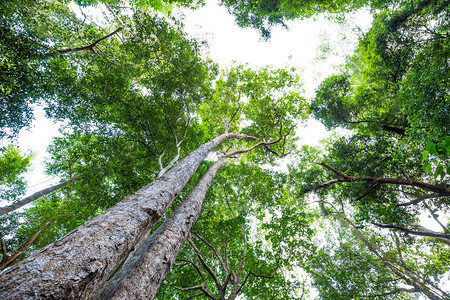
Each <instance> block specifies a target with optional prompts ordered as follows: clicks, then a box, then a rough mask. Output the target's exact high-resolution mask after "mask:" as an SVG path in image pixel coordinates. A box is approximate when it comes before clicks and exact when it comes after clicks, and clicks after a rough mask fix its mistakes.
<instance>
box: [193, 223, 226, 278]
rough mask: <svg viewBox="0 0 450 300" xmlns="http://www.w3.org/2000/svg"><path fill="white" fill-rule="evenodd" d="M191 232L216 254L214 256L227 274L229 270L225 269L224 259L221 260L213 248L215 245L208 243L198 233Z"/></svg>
mask: <svg viewBox="0 0 450 300" xmlns="http://www.w3.org/2000/svg"><path fill="white" fill-rule="evenodd" d="M191 232H192V233H193V234H194V235H195V236H196V237H197V238H198V239H200V240H201V241H202V242H203V243H205V245H207V246H208V247H209V248H210V249H211V250H212V252H213V253H214V255H215V256H216V258H217V260H218V261H219V262H220V264H221V266H222V268H223V269H224V271H225V272H226V271H227V269H226V267H225V264H224V263H223V261H222V259H221V258H220V256H219V254H218V253H217V251H216V249H215V248H214V247H213V245H211V244H210V243H208V242H207V241H206V240H205V239H204V238H203V237H201V236H200V235H199V234H198V233H196V232H194V231H192V230H191Z"/></svg>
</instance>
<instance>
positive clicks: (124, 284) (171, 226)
mask: <svg viewBox="0 0 450 300" xmlns="http://www.w3.org/2000/svg"><path fill="white" fill-rule="evenodd" d="M223 165H224V161H223V160H222V159H221V160H219V161H218V162H216V163H215V164H214V165H212V166H211V167H210V168H209V170H208V171H207V172H206V173H205V175H203V177H202V178H201V179H200V180H199V181H198V182H197V184H196V186H195V187H194V189H193V190H192V191H191V193H190V194H189V196H188V197H187V198H186V200H184V201H183V202H182V203H181V204H180V205H179V206H178V207H177V208H176V210H175V211H174V212H173V213H172V215H171V216H170V217H169V219H167V220H166V221H165V222H164V224H163V225H161V226H160V227H159V228H158V229H157V230H156V231H155V232H154V233H153V234H152V235H151V236H150V238H149V239H148V241H147V242H146V243H145V244H144V245H143V246H142V247H141V248H140V249H139V250H138V251H136V253H134V255H133V257H132V258H130V259H128V261H127V263H126V264H125V265H124V266H123V267H122V269H121V270H120V271H119V272H117V273H116V274H115V275H114V277H113V278H112V279H111V281H109V283H108V284H107V285H106V287H105V289H104V290H103V292H102V293H101V295H99V296H98V297H97V299H153V298H154V297H155V295H156V293H157V292H158V289H159V286H160V285H161V283H162V281H163V280H164V278H165V277H166V275H167V273H168V272H169V270H170V268H171V267H172V265H173V263H174V262H175V258H176V257H177V255H178V253H179V252H180V249H181V246H183V244H184V243H185V242H186V239H187V236H188V234H189V232H190V231H191V229H192V226H193V225H194V223H195V222H196V221H197V218H198V216H199V215H200V211H201V207H202V203H203V200H204V199H205V195H206V191H207V190H208V188H209V186H210V185H211V183H212V182H213V180H214V177H215V175H216V172H217V170H218V169H220V168H221V167H222V166H223Z"/></svg>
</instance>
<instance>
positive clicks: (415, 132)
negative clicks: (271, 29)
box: [0, 1, 450, 299]
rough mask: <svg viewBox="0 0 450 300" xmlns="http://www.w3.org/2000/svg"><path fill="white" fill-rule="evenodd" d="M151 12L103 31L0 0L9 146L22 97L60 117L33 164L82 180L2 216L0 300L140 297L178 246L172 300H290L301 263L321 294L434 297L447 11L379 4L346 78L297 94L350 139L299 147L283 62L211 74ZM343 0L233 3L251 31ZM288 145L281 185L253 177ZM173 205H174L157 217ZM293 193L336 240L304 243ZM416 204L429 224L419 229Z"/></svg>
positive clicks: (440, 250) (129, 14)
mask: <svg viewBox="0 0 450 300" xmlns="http://www.w3.org/2000/svg"><path fill="white" fill-rule="evenodd" d="M144 2H145V3H144ZM93 3H94V1H89V3H88V2H86V3H85V4H93ZM161 3H163V2H156V1H155V2H149V1H143V2H142V3H141V4H144V5H141V6H140V7H133V8H131V9H128V8H124V7H119V6H114V5H109V4H108V5H107V6H101V7H102V12H103V13H104V15H105V20H107V22H106V23H107V25H104V24H96V22H95V21H94V20H93V19H92V18H90V17H89V16H88V15H86V14H85V13H84V11H83V8H82V7H75V6H73V7H75V9H80V10H81V15H80V17H77V16H76V14H75V13H74V12H73V11H71V9H70V8H68V6H67V3H65V2H62V3H61V2H53V1H44V2H38V3H37V4H35V3H34V2H28V1H24V2H23V3H22V4H20V3H17V4H16V3H6V4H1V5H2V8H5V9H4V10H2V13H3V11H4V12H5V13H4V15H2V17H1V22H2V23H1V24H2V28H4V31H3V32H2V33H3V35H1V36H0V37H1V40H0V41H1V46H2V49H5V51H4V54H3V52H2V56H1V59H2V62H5V64H4V65H5V67H4V68H2V70H6V71H5V73H4V74H6V75H8V76H9V75H11V76H10V77H6V76H4V77H5V78H12V79H13V80H12V81H11V82H9V81H8V80H6V79H4V78H3V77H2V80H3V81H2V82H1V86H0V87H1V89H2V92H4V93H3V94H2V95H1V97H2V98H1V99H2V101H3V100H4V103H6V104H8V103H9V104H13V105H12V106H11V105H9V104H8V105H9V106H8V105H6V106H3V108H2V109H3V111H2V113H3V112H4V113H3V115H5V116H7V117H5V118H2V120H5V121H4V123H2V124H0V125H1V126H2V127H1V130H2V133H1V134H2V137H7V138H9V139H12V138H14V135H15V134H16V133H17V132H18V130H20V128H22V127H24V126H26V125H27V124H28V123H29V117H30V115H31V111H32V107H33V105H34V104H36V103H38V102H39V103H41V104H42V105H45V107H46V109H47V112H48V116H49V117H51V118H54V119H56V120H62V121H65V124H66V126H65V128H64V135H63V137H61V138H58V139H55V140H54V143H53V144H52V146H51V148H50V153H51V155H52V158H51V160H50V162H49V164H48V172H49V173H51V174H55V175H58V176H60V177H61V181H62V182H64V181H66V180H69V181H70V180H71V179H72V178H77V179H76V181H74V182H72V183H71V184H70V185H68V186H65V187H62V188H61V189H59V190H57V191H55V192H54V193H53V194H48V195H46V196H45V197H42V198H40V199H37V200H35V201H33V205H32V207H31V208H29V209H28V210H26V211H24V212H21V211H14V212H11V213H10V214H8V215H7V216H4V217H3V218H2V225H3V228H2V230H3V231H5V230H6V231H8V233H9V234H7V235H6V234H4V238H3V240H2V254H1V255H2V259H3V261H2V263H1V266H3V267H6V266H8V265H12V264H13V265H12V266H11V267H9V268H8V269H6V270H4V271H3V272H2V274H1V277H2V280H3V283H4V284H3V285H2V287H0V290H1V291H2V292H1V293H2V295H7V296H8V295H11V297H25V296H27V295H32V296H35V297H54V298H65V299H66V298H77V299H78V298H92V297H98V298H101V297H103V298H111V297H117V298H121V297H124V295H131V294H133V295H135V293H136V292H139V294H141V295H145V296H150V297H153V296H154V295H155V293H156V292H157V290H158V287H159V284H160V283H161V281H162V280H163V279H164V277H165V275H166V274H167V272H169V269H170V267H171V265H172V264H173V262H174V261H176V260H175V258H176V257H177V255H178V251H180V249H182V250H181V251H182V252H181V256H179V260H178V263H177V264H180V263H181V264H182V263H187V264H188V265H186V266H184V268H183V269H174V270H173V271H172V272H171V273H170V275H169V276H170V281H166V285H165V286H164V287H163V289H162V290H161V293H162V294H161V297H165V296H167V295H168V293H169V294H170V291H172V293H174V292H173V288H172V286H176V287H177V288H178V291H177V292H176V297H179V296H186V297H191V298H192V297H197V296H198V297H209V298H212V299H216V298H217V299H226V298H230V299H235V298H237V297H238V295H241V296H242V297H246V298H249V299H252V298H253V299H261V298H264V297H265V296H266V295H264V294H265V293H266V292H267V293H266V294H267V297H270V298H273V297H274V296H273V295H271V294H270V292H272V293H276V294H277V296H278V297H280V298H295V297H298V298H299V297H303V296H304V295H305V289H306V288H305V287H306V286H307V285H308V281H307V280H302V279H304V278H303V277H302V276H301V275H299V272H301V271H299V270H300V268H302V269H303V270H305V271H307V272H309V274H311V278H312V280H313V281H314V284H316V285H317V287H318V290H319V293H320V295H319V297H322V298H333V299H334V298H347V299H348V298H349V297H355V298H357V297H369V296H370V297H372V296H373V297H377V296H378V297H389V295H396V296H399V297H401V296H404V297H407V296H409V295H410V294H411V293H421V294H422V295H425V296H427V297H429V298H436V299H443V298H445V297H447V295H446V293H447V291H445V289H444V288H441V287H440V286H439V284H440V283H439V281H440V279H441V278H442V276H443V274H445V272H447V271H448V264H447V263H446V262H447V261H448V249H447V248H445V247H447V245H446V244H445V243H446V242H448V228H447V226H446V224H443V223H442V222H441V220H442V217H441V216H440V215H438V214H439V213H440V211H443V212H444V213H445V212H447V211H448V198H449V197H448V183H447V179H448V178H447V175H448V174H446V170H445V166H447V165H448V163H447V160H448V155H449V153H450V152H449V151H450V150H449V149H450V147H449V143H448V141H447V140H448V135H449V134H448V126H447V124H446V119H447V116H446V115H445V114H444V113H443V112H445V111H446V109H447V105H446V104H447V102H448V101H446V99H447V97H448V95H447V94H448V93H447V90H448V87H447V85H448V84H447V83H446V82H445V78H446V75H447V71H448V68H446V65H445V64H446V60H445V59H442V58H443V57H444V58H445V57H447V56H448V55H447V54H448V53H447V52H448V51H447V48H448V47H447V44H446V41H447V39H448V33H447V29H446V28H448V26H447V25H448V24H447V23H448V21H447V20H448V18H447V10H446V7H447V6H448V3H447V2H446V1H437V2H436V1H433V2H431V1H413V2H410V1H408V2H402V1H399V2H396V3H389V5H390V6H389V9H390V10H389V11H387V10H380V11H377V16H376V18H375V21H374V25H373V27H372V29H371V31H370V32H369V33H368V34H367V35H366V36H365V37H364V38H363V39H362V41H361V44H360V46H359V47H358V49H357V50H356V52H355V55H354V57H352V63H351V64H348V66H347V68H346V72H344V73H342V74H338V75H336V76H333V77H331V78H329V79H327V80H326V81H324V83H323V84H322V85H321V86H320V87H319V88H318V90H317V94H316V97H315V99H313V100H312V101H311V102H312V105H311V108H312V110H313V113H314V114H315V116H316V117H317V118H320V119H321V121H322V122H323V123H324V124H326V125H327V126H328V127H329V128H330V129H331V128H337V127H345V128H347V129H350V130H351V131H349V133H348V135H347V136H345V137H337V136H334V137H333V138H331V139H330V140H328V141H327V142H326V143H324V149H319V148H317V149H313V148H311V147H304V148H302V149H301V151H296V150H297V149H296V145H295V141H296V137H295V136H294V132H295V131H294V129H295V125H296V124H297V122H299V121H301V120H302V119H304V118H305V117H306V112H307V110H308V107H307V105H306V101H305V100H304V99H303V98H302V97H301V96H300V94H299V83H298V82H299V78H298V77H297V76H295V75H294V74H293V70H288V69H286V70H274V69H272V68H269V67H267V68H262V69H260V70H252V69H250V68H248V67H246V66H234V67H232V68H230V69H228V70H220V71H219V70H218V66H216V65H214V64H213V63H211V62H209V61H205V60H203V59H202V58H201V57H200V55H199V51H198V45H197V43H196V42H195V41H193V40H191V39H189V38H187V37H186V35H185V34H184V33H183V31H182V26H181V25H180V24H179V23H178V22H177V21H174V20H170V19H165V20H162V19H161V18H159V17H155V16H154V15H153V14H151V13H149V12H148V11H147V10H146V8H145V7H146V6H145V4H150V5H151V6H152V5H153V6H154V7H157V6H158V5H162V4H161ZM183 3H184V2H183ZM186 3H187V2H186ZM189 3H190V2H189ZM352 3H353V4H352V5H347V4H349V3H347V2H346V1H344V2H332V3H330V4H329V5H331V6H325V5H326V4H325V3H321V2H316V3H308V2H302V3H291V2H289V3H287V2H286V3H284V2H282V3H281V2H277V3H269V2H267V3H256V2H255V3H252V2H248V3H247V4H246V6H241V5H240V4H239V3H237V2H233V3H232V5H234V4H236V5H238V6H239V7H238V8H237V11H238V12H239V11H245V12H246V14H243V16H244V17H243V20H244V21H245V20H250V21H252V22H253V21H254V23H251V24H253V25H255V24H256V25H255V26H263V27H264V25H265V22H266V20H269V21H270V20H274V22H284V21H283V20H284V19H285V18H291V17H292V18H297V17H299V16H310V15H313V14H316V13H319V12H323V11H333V10H336V11H337V12H344V11H349V10H353V9H354V8H356V7H360V6H362V5H363V4H365V2H352ZM386 3H387V2H385V1H377V2H376V3H375V2H372V3H371V5H372V7H373V8H375V7H376V8H382V7H383V5H384V4H386ZM230 5H231V4H230ZM230 7H232V6H230ZM32 9H33V10H32ZM16 10H17V12H15V11H16ZM27 10H32V13H30V14H27ZM255 12H257V14H256V13H255ZM252 13H254V15H251V14H252ZM49 16H51V17H49ZM249 16H250V17H249ZM286 16H288V17H286ZM246 18H247V19H246ZM252 18H253V19H252ZM270 18H272V19H270ZM269 23H270V22H269ZM249 24H250V23H249ZM269 25H270V24H269ZM17 58H22V60H17ZM16 60H17V61H16ZM428 65H429V66H431V67H430V69H429V70H427V69H426V68H424V66H428ZM21 78H23V79H24V80H21ZM30 78H33V80H31V79H30ZM47 79H48V80H47ZM416 94H417V95H416ZM419 94H420V95H419ZM422 95H423V96H422ZM413 98H414V101H409V100H410V99H413ZM11 99H17V101H11ZM406 100H408V101H406ZM428 114H430V115H429V117H427V115H428ZM11 116H18V117H17V118H16V117H11ZM211 116H212V117H211ZM16 121H17V122H16ZM230 132H234V133H230ZM249 140H258V141H256V142H251V141H249ZM214 150H217V151H216V153H217V155H219V156H222V157H223V158H228V159H229V162H228V164H227V165H226V166H225V167H224V168H223V169H222V172H221V174H219V175H218V176H217V179H216V180H214V181H213V177H214V176H215V172H216V171H217V169H218V168H219V167H221V165H222V162H221V161H220V162H219V163H218V164H215V165H214V166H213V167H210V169H209V171H206V170H205V169H206V167H205V166H206V165H209V163H202V162H203V160H204V159H205V158H206V157H207V155H209V154H210V153H211V152H213V151H214ZM322 150H324V151H322ZM289 153H291V154H292V153H295V155H296V157H297V158H298V161H297V162H296V163H294V164H291V166H290V169H289V173H288V174H286V173H282V174H279V173H276V172H270V171H268V170H267V169H269V168H272V167H274V166H275V167H276V166H277V164H278V161H277V160H276V158H279V157H285V156H286V155H287V154H289ZM243 154H245V155H243ZM231 158H233V159H236V161H234V162H235V163H231V162H230V161H231ZM237 159H239V160H237ZM317 163H319V164H317ZM422 165H423V167H422ZM6 166H7V169H8V168H9V169H11V170H13V169H17V170H19V169H20V170H23V169H24V168H23V166H22V167H19V168H15V167H14V163H12V162H11V161H8V162H7V164H6ZM199 166H201V168H200V169H201V170H199V171H196V170H197V169H198V168H199ZM10 167H11V168H10ZM20 170H19V171H17V172H16V173H15V174H16V175H17V174H19V173H20V172H21V171H20ZM202 172H205V177H203V179H200V180H199V179H198V178H199V177H200V173H202ZM227 172H228V173H227ZM13 173H14V172H13ZM224 174H225V175H224ZM244 175H245V176H244ZM336 177H337V179H336ZM252 181H253V182H254V184H253V185H254V186H252V184H251V183H250V182H252ZM149 182H153V183H151V184H148V183H149ZM196 183H197V184H196ZM244 183H245V185H247V188H246V190H245V191H242V190H241V189H240V188H239V187H240V185H241V184H244ZM193 186H195V187H193ZM209 186H211V188H210V189H209V193H207V194H205V193H206V190H207V189H208V187H209ZM191 187H193V188H192V190H190V189H191ZM308 189H309V193H307V194H305V193H304V191H305V190H308ZM136 190H138V191H137V192H134V191H136ZM239 191H240V192H239ZM133 192H134V193H133ZM312 194H314V197H313V196H310V197H311V198H309V195H312ZM205 195H206V196H205ZM306 195H308V196H306ZM177 196H179V197H178V198H183V199H184V201H182V204H180V206H178V208H176V209H175V210H173V213H172V214H171V215H169V214H170V213H171V212H172V208H171V207H170V206H171V205H172V203H173V202H174V203H173V204H175V205H174V206H176V204H178V203H179V202H181V199H180V200H177V199H176V198H177ZM124 197H125V199H124V200H122V201H121V199H123V198H124ZM252 198H255V199H257V201H253V202H251V204H248V205H247V204H246V203H247V200H249V199H252ZM203 200H206V201H203ZM307 201H317V202H318V207H319V208H320V211H321V212H322V214H323V215H324V216H329V215H332V216H336V220H337V222H338V223H339V225H336V224H335V225H334V227H336V226H341V227H342V228H341V230H340V231H339V232H338V234H336V235H331V236H333V237H335V236H336V238H337V242H335V245H331V244H328V245H326V246H324V245H321V244H318V243H317V239H320V238H321V235H320V234H318V235H317V236H315V237H313V233H314V230H316V231H320V228H319V226H318V225H317V223H312V222H314V221H313V219H312V217H311V211H309V210H308V209H307V208H306V203H307ZM234 202H235V204H236V206H233V203H234ZM248 203H250V202H248ZM202 204H203V214H204V215H201V213H202ZM335 207H339V210H337V209H335ZM330 208H331V209H330ZM344 209H345V211H346V213H345V214H344ZM313 212H314V211H313ZM423 212H429V213H430V214H431V217H432V218H433V219H434V220H435V221H436V223H439V224H440V226H441V228H442V232H429V231H427V230H426V229H423V228H422V227H420V226H421V225H420V224H418V221H419V219H418V215H419V214H421V213H423ZM199 215H200V219H199V220H200V222H199V223H198V224H197V225H194V223H195V220H196V219H197V217H198V216H199ZM163 221H165V222H163ZM161 223H162V225H161V226H159V227H158V225H159V224H161ZM192 226H194V227H193V228H194V231H193V232H192V235H191V237H189V232H190V231H191V228H192ZM174 227H175V228H176V230H175V229H174ZM75 228H76V229H75ZM74 229H75V230H74ZM223 229H226V230H223ZM72 230H73V231H72ZM221 230H222V231H221ZM331 231H332V230H330V232H331ZM151 232H152V234H151V235H150V234H149V233H151ZM67 233H68V234H67ZM66 234H67V235H66ZM58 237H61V238H60V239H59V240H57V241H56V242H54V240H55V239H56V238H58ZM172 238H173V239H172ZM187 238H189V240H190V243H189V245H185V246H184V248H183V243H184V242H185V240H186V239H187ZM233 240H241V241H242V244H239V243H235V242H232V241H233ZM313 242H315V243H316V245H312V243H313ZM41 248H43V249H41ZM39 249H41V250H39ZM33 252H34V253H33ZM75 253H76V254H75ZM208 254H209V255H208ZM22 259H23V260H22ZM19 260H21V261H19ZM150 261H158V262H161V264H150V263H149V262H150ZM333 261H337V262H338V266H339V267H341V266H342V267H343V266H348V270H341V268H336V265H333V264H332V262H333ZM14 263H15V264H14ZM365 263H366V264H365ZM155 267H156V268H159V269H158V270H157V271H155V269H154V268H155ZM181 267H183V266H181ZM364 270H366V271H367V272H363V271H364ZM350 271H353V272H350ZM142 274H144V275H142ZM202 274H203V276H202ZM186 276H188V277H187V278H186ZM50 277H51V278H56V279H57V280H47V279H48V278H50ZM17 278H20V279H17ZM108 279H109V280H108ZM148 280H150V281H151V282H152V284H151V285H147V284H143V282H148ZM56 282H57V283H56ZM402 284H404V285H407V286H408V287H407V288H405V286H404V285H402ZM144 285H145V286H146V287H143V286H144ZM346 285H347V286H349V287H350V288H347V289H345V288H343V286H346ZM135 286H140V287H141V288H139V289H138V290H136V289H135V291H132V290H133V289H134V287H135ZM130 291H131V292H130ZM19 295H20V296H19ZM36 295H38V296H36ZM125 297H128V296H125Z"/></svg>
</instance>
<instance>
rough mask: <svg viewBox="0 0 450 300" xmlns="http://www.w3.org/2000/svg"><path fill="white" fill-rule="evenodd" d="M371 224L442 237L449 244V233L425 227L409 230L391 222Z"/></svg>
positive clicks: (421, 234) (410, 232)
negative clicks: (423, 228) (419, 229)
mask: <svg viewBox="0 0 450 300" xmlns="http://www.w3.org/2000/svg"><path fill="white" fill-rule="evenodd" d="M372 224H373V225H376V226H378V227H381V228H391V229H398V230H401V231H403V232H406V233H409V234H414V235H420V236H430V237H434V238H438V237H439V238H442V239H446V240H447V242H445V243H446V244H448V245H450V234H444V233H439V232H435V231H431V230H428V229H426V228H425V230H423V231H422V230H421V231H416V230H410V229H407V228H404V227H401V226H397V225H393V224H379V223H372ZM419 228H421V229H422V227H420V226H419Z"/></svg>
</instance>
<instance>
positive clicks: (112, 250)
mask: <svg viewBox="0 0 450 300" xmlns="http://www.w3.org/2000/svg"><path fill="white" fill-rule="evenodd" d="M230 138H244V139H252V140H255V139H256V138H254V137H250V136H248V135H243V134H233V133H229V134H223V135H221V136H218V137H216V138H215V139H213V140H211V141H210V142H208V143H205V144H203V145H202V146H200V147H199V148H197V149H196V150H194V151H192V152H191V153H190V154H189V155H187V156H186V157H185V158H184V159H183V160H182V161H180V162H178V163H177V164H176V165H175V166H174V167H173V168H172V169H171V170H169V171H168V172H167V173H166V174H165V175H163V176H162V177H160V178H158V179H157V180H155V181H154V182H153V183H151V184H149V185H147V186H145V187H143V188H141V189H140V190H139V191H137V192H135V193H133V194H131V195H129V196H128V197H126V198H125V199H124V200H122V201H121V202H119V203H118V204H116V205H115V206H114V207H112V208H110V209H109V210H108V211H106V212H105V213H103V214H101V215H99V216H97V217H95V218H94V219H92V220H90V221H88V222H86V223H85V224H83V225H82V226H80V227H78V228H77V229H75V230H74V231H72V232H71V233H69V234H67V235H66V236H64V237H62V238H61V239H59V240H57V241H56V242H54V243H52V244H50V245H48V246H47V247H45V248H44V249H42V250H40V251H39V252H37V253H36V254H34V255H32V256H30V257H29V258H27V259H25V260H23V261H21V262H19V263H17V264H15V265H14V266H12V267H11V268H9V269H6V270H5V271H4V272H3V273H2V274H1V276H0V281H1V282H2V285H1V286H0V295H1V297H0V298H2V299H90V298H92V297H94V296H95V295H97V294H98V293H99V292H100V290H101V288H102V286H103V284H104V283H105V282H106V280H107V279H108V278H109V276H110V275H111V274H112V273H113V272H114V271H115V270H116V269H117V267H118V266H119V264H120V262H121V261H122V260H123V259H124V258H125V257H126V255H127V254H128V253H130V252H131V251H132V250H133V249H134V247H135V245H136V243H138V241H139V240H140V239H141V238H142V236H143V235H144V234H145V233H146V232H147V231H148V230H149V228H151V227H152V226H153V225H154V224H155V223H156V222H157V221H158V220H159V218H160V217H161V216H162V215H163V214H164V212H165V211H166V209H167V208H168V207H169V205H170V204H171V203H172V201H173V199H174V198H175V197H176V196H177V195H178V194H179V193H180V191H181V190H182V189H183V187H184V186H185V185H186V183H187V182H188V180H189V179H190V178H191V176H192V175H193V174H194V172H195V171H196V169H197V167H198V166H199V165H200V163H201V162H202V161H203V160H204V158H205V157H206V156H207V155H208V154H209V153H210V152H211V151H212V150H213V149H215V148H216V147H217V146H218V145H220V144H221V143H222V142H224V141H225V140H227V139H230Z"/></svg>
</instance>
